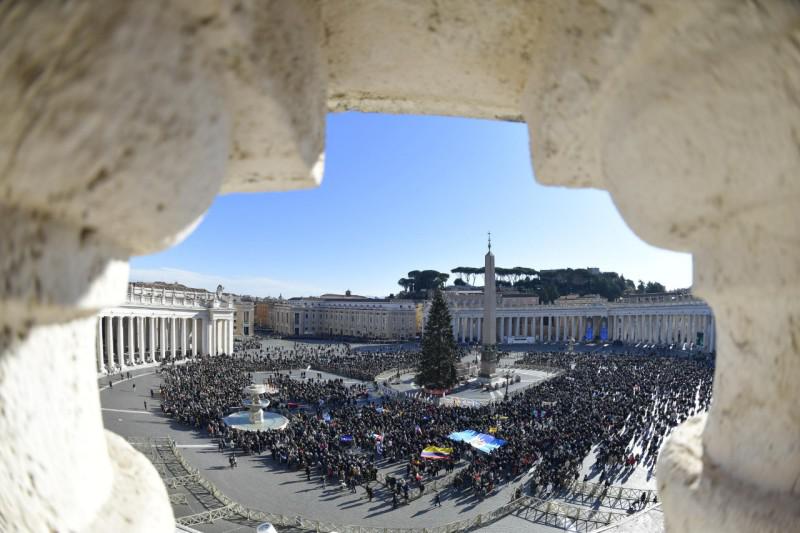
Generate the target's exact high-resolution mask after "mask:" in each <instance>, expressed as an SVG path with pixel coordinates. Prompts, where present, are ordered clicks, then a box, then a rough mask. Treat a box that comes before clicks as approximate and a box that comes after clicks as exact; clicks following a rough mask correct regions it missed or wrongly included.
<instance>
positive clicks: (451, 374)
mask: <svg viewBox="0 0 800 533" xmlns="http://www.w3.org/2000/svg"><path fill="white" fill-rule="evenodd" d="M456 358H457V355H456V341H455V339H454V338H453V328H452V326H451V325H450V311H449V310H448V309H447V304H446V303H445V301H444V297H443V296H442V292H441V291H439V290H437V291H436V293H435V294H434V296H433V302H432V304H431V310H430V313H429V315H428V322H427V324H425V331H424V333H423V335H422V357H420V362H419V367H418V368H417V378H416V382H417V384H419V385H421V386H424V387H428V388H433V389H449V388H450V387H452V386H453V385H455V383H456V381H457V379H456V366H455V365H456Z"/></svg>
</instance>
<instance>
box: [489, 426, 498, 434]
mask: <svg viewBox="0 0 800 533" xmlns="http://www.w3.org/2000/svg"><path fill="white" fill-rule="evenodd" d="M489 433H491V434H492V435H494V434H495V433H497V426H491V427H490V428H489Z"/></svg>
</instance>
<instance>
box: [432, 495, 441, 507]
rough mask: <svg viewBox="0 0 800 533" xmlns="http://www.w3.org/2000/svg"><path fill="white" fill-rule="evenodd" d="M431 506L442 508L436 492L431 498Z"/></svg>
mask: <svg viewBox="0 0 800 533" xmlns="http://www.w3.org/2000/svg"><path fill="white" fill-rule="evenodd" d="M433 505H434V507H441V506H442V498H441V497H440V496H439V493H438V492H437V493H436V495H435V496H434V497H433Z"/></svg>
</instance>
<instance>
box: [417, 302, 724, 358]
mask: <svg viewBox="0 0 800 533" xmlns="http://www.w3.org/2000/svg"><path fill="white" fill-rule="evenodd" d="M481 295H482V291H446V292H445V299H446V301H447V303H448V307H449V309H450V314H451V317H452V324H453V335H454V336H455V338H456V340H457V341H458V342H464V343H472V342H478V343H480V342H482V341H483V338H482V335H483V333H482V332H483V331H484V328H483V320H484V318H483V300H482V296H481ZM496 298H497V316H496V318H495V320H496V332H497V333H496V335H497V338H496V342H499V343H513V342H515V341H516V342H526V341H536V342H549V341H569V340H570V339H574V340H576V341H582V340H595V339H599V340H607V341H615V340H619V341H622V342H626V343H639V342H644V343H654V344H672V343H679V344H680V343H689V344H692V345H694V346H697V347H700V348H702V350H703V351H706V352H711V351H714V350H715V346H716V335H715V327H714V315H713V314H712V312H711V308H710V307H709V306H708V304H707V303H705V302H704V301H702V300H700V299H698V298H695V297H693V296H692V295H691V294H689V293H688V292H682V293H664V294H658V295H651V294H646V295H634V296H630V297H624V298H621V299H620V300H619V301H616V302H609V301H606V300H605V299H603V298H601V297H597V296H583V297H572V296H568V297H564V298H559V299H558V300H557V301H556V302H554V303H553V304H548V305H540V304H539V300H538V298H536V297H535V296H530V295H522V294H509V293H502V292H501V293H498V294H497V296H496ZM426 310H427V306H426ZM426 314H427V312H426Z"/></svg>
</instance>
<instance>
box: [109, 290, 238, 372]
mask: <svg viewBox="0 0 800 533" xmlns="http://www.w3.org/2000/svg"><path fill="white" fill-rule="evenodd" d="M234 312H235V307H234V303H233V302H232V300H231V299H230V298H229V297H226V296H224V295H223V294H222V291H221V287H220V288H219V290H218V291H217V292H216V293H213V292H209V291H206V290H203V289H191V288H188V287H184V286H182V285H176V284H160V283H156V284H146V283H129V284H128V292H127V294H126V298H125V303H123V304H121V305H118V306H116V307H112V308H108V309H104V310H102V311H101V312H100V313H99V314H98V316H97V328H96V329H97V330H96V344H95V361H96V366H97V368H96V369H97V372H98V374H107V373H113V372H121V371H124V370H129V369H131V368H138V367H144V366H148V365H154V364H158V363H160V362H161V361H163V360H165V359H166V360H168V359H174V360H180V359H185V358H187V357H193V356H196V355H217V354H221V353H232V352H233V335H234V329H233V323H234Z"/></svg>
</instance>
